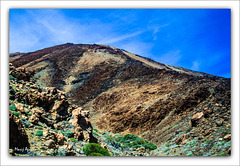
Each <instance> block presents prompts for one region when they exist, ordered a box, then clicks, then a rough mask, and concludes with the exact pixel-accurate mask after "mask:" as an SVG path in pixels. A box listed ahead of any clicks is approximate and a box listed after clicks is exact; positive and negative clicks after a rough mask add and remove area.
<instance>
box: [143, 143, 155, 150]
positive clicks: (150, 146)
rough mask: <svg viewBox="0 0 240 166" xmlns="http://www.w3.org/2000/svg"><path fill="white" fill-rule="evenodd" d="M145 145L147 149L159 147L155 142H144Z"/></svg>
mask: <svg viewBox="0 0 240 166" xmlns="http://www.w3.org/2000/svg"><path fill="white" fill-rule="evenodd" d="M143 147H145V149H149V150H155V149H157V145H155V144H153V143H151V142H150V143H147V144H144V145H143Z"/></svg>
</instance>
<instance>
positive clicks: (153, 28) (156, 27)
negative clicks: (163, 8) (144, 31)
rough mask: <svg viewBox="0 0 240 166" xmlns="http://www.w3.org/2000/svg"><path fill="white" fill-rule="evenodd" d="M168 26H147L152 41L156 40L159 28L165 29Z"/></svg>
mask: <svg viewBox="0 0 240 166" xmlns="http://www.w3.org/2000/svg"><path fill="white" fill-rule="evenodd" d="M168 25H169V24H163V25H152V26H149V27H148V28H149V30H151V31H152V36H153V40H157V38H158V35H157V33H158V32H159V31H160V30H161V28H164V27H167V26H168Z"/></svg>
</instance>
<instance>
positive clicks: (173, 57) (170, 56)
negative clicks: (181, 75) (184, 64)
mask: <svg viewBox="0 0 240 166" xmlns="http://www.w3.org/2000/svg"><path fill="white" fill-rule="evenodd" d="M180 52H181V51H180V50H174V51H169V52H167V53H166V54H163V55H159V57H155V58H154V59H156V60H157V61H159V62H161V63H165V64H168V65H173V66H178V62H179V61H180V59H181V57H182V55H181V54H180Z"/></svg>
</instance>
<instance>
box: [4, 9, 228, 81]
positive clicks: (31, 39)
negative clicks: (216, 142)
mask: <svg viewBox="0 0 240 166" xmlns="http://www.w3.org/2000/svg"><path fill="white" fill-rule="evenodd" d="M9 38H10V40H9V49H10V53H13V52H31V51H36V50H39V49H42V48H46V47H50V46H53V45H58V44H63V43H67V42H71V43H75V44H79V43H83V44H89V43H90V44H92V43H96V44H106V45H111V46H114V47H118V48H122V49H125V50H127V51H129V52H133V53H136V54H138V55H141V56H145V57H148V58H151V59H153V60H156V61H159V62H162V63H166V64H169V65H174V66H179V67H184V68H188V69H191V70H194V71H201V72H205V73H209V74H213V75H217V76H222V77H227V78H230V77H231V10H230V9H10V11H9Z"/></svg>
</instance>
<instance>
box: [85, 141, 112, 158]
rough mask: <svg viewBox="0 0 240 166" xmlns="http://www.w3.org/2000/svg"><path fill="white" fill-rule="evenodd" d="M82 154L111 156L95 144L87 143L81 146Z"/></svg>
mask: <svg viewBox="0 0 240 166" xmlns="http://www.w3.org/2000/svg"><path fill="white" fill-rule="evenodd" d="M83 152H84V153H85V154H86V155H87V156H88V155H90V154H91V153H100V154H102V155H103V156H111V155H110V153H109V152H108V150H107V149H105V148H103V147H101V146H100V145H98V144H96V143H89V144H87V145H85V146H83Z"/></svg>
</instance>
